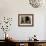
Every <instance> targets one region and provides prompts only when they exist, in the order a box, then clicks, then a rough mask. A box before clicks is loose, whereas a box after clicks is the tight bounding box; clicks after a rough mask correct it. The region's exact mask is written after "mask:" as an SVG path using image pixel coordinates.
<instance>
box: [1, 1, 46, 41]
mask: <svg viewBox="0 0 46 46" xmlns="http://www.w3.org/2000/svg"><path fill="white" fill-rule="evenodd" d="M45 7H46V6H43V7H40V8H33V7H31V5H30V4H29V1H28V0H0V18H1V17H3V16H6V17H12V18H13V22H12V27H11V29H10V31H8V33H10V34H11V35H12V36H13V37H14V38H15V39H17V40H27V39H28V38H29V37H32V36H33V35H34V34H36V35H37V38H38V39H39V40H45V39H46V38H45V36H46V35H45V34H46V33H45V15H46V13H45V12H46V8H45ZM19 13H20V14H34V26H33V27H18V14H19ZM2 33H3V32H2V31H0V35H3V34H4V33H3V34H2ZM0 39H4V38H3V37H2V36H0Z"/></svg>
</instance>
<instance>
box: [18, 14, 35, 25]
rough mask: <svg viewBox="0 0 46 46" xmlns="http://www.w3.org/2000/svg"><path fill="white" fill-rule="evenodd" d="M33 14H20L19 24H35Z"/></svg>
mask: <svg viewBox="0 0 46 46" xmlns="http://www.w3.org/2000/svg"><path fill="white" fill-rule="evenodd" d="M33 23H34V22H33V14H18V26H33Z"/></svg>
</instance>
